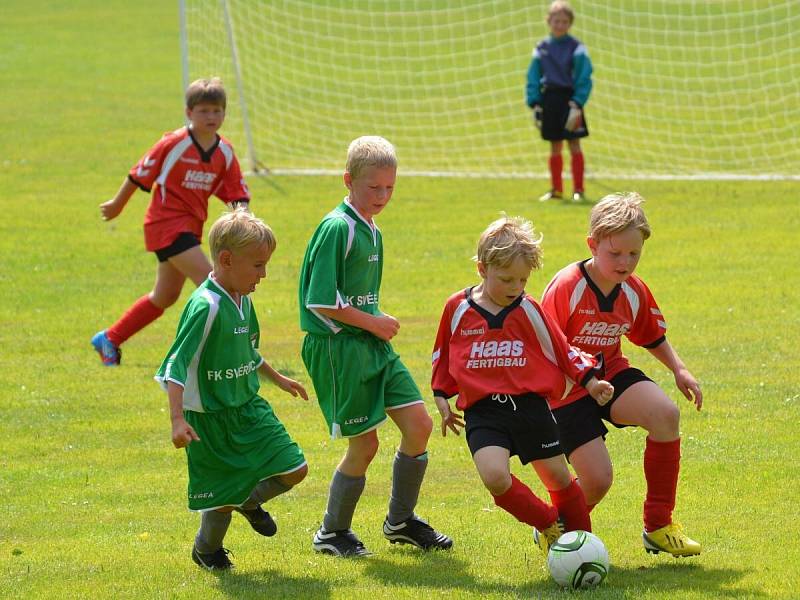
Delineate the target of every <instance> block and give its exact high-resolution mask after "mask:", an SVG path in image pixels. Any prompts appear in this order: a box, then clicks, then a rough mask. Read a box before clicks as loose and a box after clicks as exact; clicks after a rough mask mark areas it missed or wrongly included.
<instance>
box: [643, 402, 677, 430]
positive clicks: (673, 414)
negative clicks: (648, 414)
mask: <svg viewBox="0 0 800 600" xmlns="http://www.w3.org/2000/svg"><path fill="white" fill-rule="evenodd" d="M680 420H681V411H680V409H679V408H678V406H677V405H676V404H675V403H674V402H672V401H669V402H663V403H661V404H660V405H659V406H658V408H657V409H655V410H654V412H653V413H652V422H651V423H650V426H649V431H650V433H653V434H656V435H657V436H658V437H659V438H662V437H672V436H677V435H678V432H679V430H680Z"/></svg>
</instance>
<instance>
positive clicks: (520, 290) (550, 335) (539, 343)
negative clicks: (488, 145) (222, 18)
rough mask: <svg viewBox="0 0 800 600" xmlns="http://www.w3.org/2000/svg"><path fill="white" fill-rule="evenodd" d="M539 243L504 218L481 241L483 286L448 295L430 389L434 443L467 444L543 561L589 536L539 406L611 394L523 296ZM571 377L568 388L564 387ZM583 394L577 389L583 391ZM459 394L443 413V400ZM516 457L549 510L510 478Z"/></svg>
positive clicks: (538, 260) (576, 489) (519, 223)
mask: <svg viewBox="0 0 800 600" xmlns="http://www.w3.org/2000/svg"><path fill="white" fill-rule="evenodd" d="M541 239H542V238H541V236H536V235H535V234H534V231H533V225H532V224H531V223H530V221H525V220H524V219H522V218H520V217H517V218H508V217H503V218H501V219H498V220H497V221H495V222H494V223H492V224H491V225H489V227H488V228H487V229H486V230H485V231H484V232H483V234H481V237H480V240H479V242H478V253H477V256H476V257H475V258H476V260H477V265H478V274H479V275H480V277H481V280H482V281H481V283H480V284H478V285H476V286H474V287H469V288H467V289H465V290H460V291H458V292H456V293H455V294H453V295H452V296H450V298H449V299H448V300H447V304H446V305H445V307H444V312H443V313H442V318H441V321H440V322H439V331H438V333H437V335H436V344H435V346H434V350H433V376H432V380H431V386H432V388H433V393H434V398H435V400H436V406H437V408H438V409H439V414H440V415H441V417H442V435H443V436H444V435H446V434H447V429H448V428H449V429H450V430H451V431H453V433H456V434H458V433H459V428H462V427H464V421H466V432H467V444H468V445H469V449H470V452H471V453H472V459H473V461H474V462H475V467H476V468H477V470H478V474H479V475H480V478H481V480H482V481H483V484H484V485H485V486H486V489H488V490H489V492H490V493H491V494H492V498H493V499H494V501H495V504H497V506H499V507H500V508H502V509H504V510H506V511H507V512H509V513H511V515H513V516H514V517H516V518H517V520H519V521H521V522H523V523H527V524H528V525H531V526H533V527H535V528H536V530H537V532H538V534H537V536H536V539H537V542H538V544H539V546H540V547H541V548H542V550H543V551H544V552H545V554H546V553H547V550H548V548H549V547H550V544H551V543H553V542H554V541H555V540H557V539H558V537H559V536H560V535H561V534H562V533H564V531H565V530H566V531H573V530H576V529H582V530H584V531H591V529H592V526H591V521H590V519H589V511H588V509H587V507H586V500H585V498H584V495H583V492H582V491H581V488H580V486H579V485H578V484H577V482H576V481H575V480H574V479H572V476H571V474H570V472H569V469H568V468H567V462H566V460H565V459H564V454H563V452H562V450H561V446H560V444H559V441H558V429H557V427H556V423H555V421H554V419H553V415H552V414H551V412H550V408H549V407H548V405H547V399H548V398H553V397H554V398H561V397H562V396H563V395H564V393H565V392H566V391H568V390H569V389H570V388H571V385H567V384H568V383H570V384H571V383H572V382H573V381H574V382H580V384H582V385H585V386H586V389H587V390H589V392H590V393H591V394H592V395H593V396H595V397H597V398H598V400H603V399H608V398H610V397H611V394H612V392H613V388H612V387H611V385H610V384H609V383H608V382H607V381H602V380H600V381H599V380H598V379H597V378H596V377H595V374H596V373H597V371H596V370H595V369H594V368H593V367H594V365H595V363H594V361H593V359H591V358H590V357H588V356H584V355H582V354H581V353H580V352H578V351H577V350H575V349H573V348H570V347H569V345H568V344H567V341H566V339H565V338H564V334H563V333H561V331H560V330H559V329H558V326H557V325H555V324H554V323H552V321H551V320H550V318H549V317H548V316H547V315H546V314H545V313H544V312H543V311H542V309H541V308H540V307H539V305H538V304H537V303H536V301H535V300H533V299H532V298H531V297H530V296H528V295H527V294H526V293H525V285H526V284H527V282H528V278H529V277H530V274H531V271H532V270H534V269H539V268H540V267H541V264H542V250H541V246H540V242H541ZM567 378H569V379H567ZM581 389H583V388H581ZM455 395H458V400H457V401H456V407H457V408H458V409H460V410H462V411H464V416H463V419H464V420H462V416H461V415H460V414H459V413H454V412H452V411H451V409H450V404H449V402H448V400H447V399H448V398H450V397H452V396H455ZM514 455H516V456H518V457H519V460H520V462H522V464H528V463H530V462H532V463H533V468H534V470H535V471H536V473H537V474H538V476H539V478H540V479H541V481H542V483H543V484H544V485H545V487H546V488H547V489H548V491H549V493H550V498H551V500H552V503H553V504H552V505H550V504H547V503H545V502H543V501H542V500H540V499H539V498H538V497H537V496H536V495H535V494H534V493H533V491H531V489H530V488H529V487H528V486H527V485H525V484H524V483H522V481H520V480H519V479H517V478H516V477H515V476H514V475H512V474H511V471H510V469H509V459H510V457H511V456H514Z"/></svg>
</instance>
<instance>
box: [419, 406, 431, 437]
mask: <svg viewBox="0 0 800 600" xmlns="http://www.w3.org/2000/svg"><path fill="white" fill-rule="evenodd" d="M417 428H418V431H419V437H420V438H424V440H425V441H427V440H428V439H429V438H430V437H431V433H432V432H433V419H432V418H431V416H430V415H429V414H428V413H427V412H426V413H425V415H424V416H423V417H421V418H420V420H419V424H418V425H417Z"/></svg>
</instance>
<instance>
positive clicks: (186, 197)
mask: <svg viewBox="0 0 800 600" xmlns="http://www.w3.org/2000/svg"><path fill="white" fill-rule="evenodd" d="M225 105H226V96H225V89H224V88H223V87H222V82H221V81H220V80H219V79H217V78H212V79H198V80H197V81H195V82H193V83H192V84H191V85H190V86H189V87H188V88H187V89H186V117H187V119H188V120H189V125H188V126H187V127H181V128H180V129H178V130H176V131H173V132H171V133H166V134H164V137H162V138H161V139H160V140H159V141H158V142H157V143H156V144H155V145H154V146H153V147H152V148H151V149H150V150H149V151H148V152H147V154H145V155H144V156H143V157H142V158H141V160H139V162H138V163H136V165H134V166H133V168H132V169H131V170H130V173H128V177H127V178H126V179H125V181H124V182H123V184H122V186H121V187H120V188H119V191H117V193H116V195H115V196H114V197H113V198H112V199H111V200H109V201H108V202H104V203H103V204H101V205H100V214H101V215H102V217H103V219H104V220H106V221H110V220H111V219H114V218H116V217H117V216H118V215H119V214H120V213H121V212H122V209H123V208H125V205H126V204H127V203H128V200H130V198H131V196H133V193H134V192H135V191H136V189H137V188H140V189H142V190H144V191H145V192H149V191H150V189H151V188H152V190H153V196H152V199H151V201H150V206H149V207H148V209H147V214H146V215H145V217H144V242H145V248H147V250H148V251H150V252H154V253H155V255H156V258H157V259H158V267H157V269H156V282H155V285H154V287H153V289H152V291H151V292H150V293H149V294H146V295H144V296H142V297H141V298H139V299H138V300H137V301H136V302H134V303H133V305H132V306H131V307H130V308H128V310H127V311H126V312H125V313H124V314H123V315H122V316H121V317H120V318H119V320H117V321H116V322H115V323H114V324H113V325H111V326H110V327H108V328H107V329H104V330H103V331H99V332H98V333H96V334H95V335H94V337H93V338H92V346H94V349H95V350H97V352H98V354H100V359H101V360H102V361H103V364H104V365H106V366H109V367H111V366H115V365H118V364H120V360H121V357H122V352H121V350H120V346H121V345H122V343H123V342H125V340H127V339H128V338H130V337H131V336H132V335H133V334H135V333H136V332H137V331H139V330H141V329H143V328H144V327H146V326H147V325H149V324H150V323H152V322H153V321H155V320H156V319H157V318H158V317H160V316H161V315H162V314H163V313H164V310H165V309H166V308H168V307H170V306H172V305H173V304H174V303H175V302H176V301H177V300H178V298H179V297H180V294H181V290H182V289H183V283H184V281H186V278H187V277H188V278H189V279H191V280H192V281H193V282H194V283H195V284H196V285H200V284H201V283H202V282H203V281H204V280H205V279H206V277H207V276H208V273H209V272H210V271H211V265H210V264H209V262H208V259H207V258H206V256H205V254H203V251H202V250H201V249H200V239H201V238H202V235H203V224H204V223H205V221H206V219H207V218H208V198H209V196H211V195H212V194H214V195H216V196H217V197H218V198H220V199H221V200H222V201H223V202H225V203H227V204H231V205H235V204H236V203H246V202H249V199H250V195H249V192H248V190H247V186H246V185H245V183H244V179H243V178H242V173H241V170H240V169H239V162H238V161H237V160H236V156H235V155H234V153H233V147H232V146H231V145H230V142H228V140H226V139H225V138H223V137H221V136H220V135H219V134H218V133H217V131H218V130H219V128H220V127H222V123H223V121H224V120H225Z"/></svg>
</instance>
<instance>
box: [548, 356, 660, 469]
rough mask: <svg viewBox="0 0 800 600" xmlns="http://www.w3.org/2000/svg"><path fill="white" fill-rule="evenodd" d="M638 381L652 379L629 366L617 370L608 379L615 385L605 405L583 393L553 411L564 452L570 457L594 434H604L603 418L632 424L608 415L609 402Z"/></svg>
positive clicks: (601, 435) (620, 426) (603, 435)
mask: <svg viewBox="0 0 800 600" xmlns="http://www.w3.org/2000/svg"><path fill="white" fill-rule="evenodd" d="M640 381H653V380H652V379H650V378H649V377H648V376H647V375H645V374H644V373H642V372H641V371H640V370H639V369H634V368H633V367H629V368H627V369H625V370H624V371H620V372H619V373H617V374H616V375H614V377H612V378H611V379H610V382H611V384H612V385H613V386H614V395H613V396H612V397H611V400H610V401H609V402H608V404H606V405H605V406H600V405H598V404H597V402H596V401H595V399H594V398H592V397H591V396H590V395H589V394H586V395H585V396H583V397H582V398H578V399H577V400H575V402H570V403H569V404H567V405H566V406H562V407H560V408H557V409H555V410H554V411H553V416H554V417H555V418H556V422H557V423H558V431H559V434H560V436H561V447H562V449H563V450H564V454H565V455H566V456H567V459H569V455H570V454H572V453H573V452H574V451H575V449H576V448H580V447H581V446H583V445H584V444H585V443H587V442H591V441H592V440H593V439H594V438H596V437H602V438H603V439H605V438H606V434H607V433H608V429H606V426H605V424H604V423H603V421H608V422H609V423H611V424H612V425H613V426H614V427H617V428H620V429H621V428H623V427H633V426H632V425H620V424H619V423H615V422H614V421H613V420H612V419H611V405H612V404H614V402H616V401H617V398H619V397H620V396H621V395H622V394H623V392H624V391H625V390H627V389H628V388H629V387H631V386H632V385H633V384H634V383H639V382H640Z"/></svg>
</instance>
